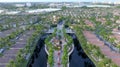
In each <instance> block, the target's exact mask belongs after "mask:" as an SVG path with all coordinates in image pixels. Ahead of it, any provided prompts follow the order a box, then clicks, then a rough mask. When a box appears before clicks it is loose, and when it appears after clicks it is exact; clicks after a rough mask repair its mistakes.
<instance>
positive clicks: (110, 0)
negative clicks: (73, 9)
mask: <svg viewBox="0 0 120 67" xmlns="http://www.w3.org/2000/svg"><path fill="white" fill-rule="evenodd" d="M2 2H3V3H4V2H8V3H10V2H120V0H102V1H101V0H59V1H58V0H0V3H2Z"/></svg>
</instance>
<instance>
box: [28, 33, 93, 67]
mask: <svg viewBox="0 0 120 67" xmlns="http://www.w3.org/2000/svg"><path fill="white" fill-rule="evenodd" d="M48 35H50V34H44V35H42V36H41V38H40V40H39V41H38V44H37V46H36V49H35V50H34V53H33V55H32V57H31V60H30V61H29V63H28V66H27V67H47V54H46V52H45V49H44V47H45V46H44V44H45V43H44V40H45V38H47V36H48ZM69 35H70V36H72V38H73V42H74V46H75V48H74V51H73V53H72V54H71V55H70V58H69V60H70V65H69V67H95V65H94V63H93V62H92V61H91V60H90V59H89V57H88V56H87V55H86V54H85V52H84V51H83V49H82V48H81V46H80V43H79V41H78V40H77V37H76V36H75V34H69Z"/></svg>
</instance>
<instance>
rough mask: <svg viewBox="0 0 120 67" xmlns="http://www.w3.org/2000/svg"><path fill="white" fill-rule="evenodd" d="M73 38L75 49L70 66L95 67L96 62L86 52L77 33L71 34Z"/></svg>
mask: <svg viewBox="0 0 120 67" xmlns="http://www.w3.org/2000/svg"><path fill="white" fill-rule="evenodd" d="M69 35H70V36H72V38H73V42H74V46H75V49H74V51H73V53H72V54H71V55H70V67H95V65H94V63H93V62H92V61H91V60H90V59H89V57H88V56H87V55H86V54H85V52H84V51H83V49H82V48H81V46H80V43H79V41H78V40H77V37H76V36H75V34H69Z"/></svg>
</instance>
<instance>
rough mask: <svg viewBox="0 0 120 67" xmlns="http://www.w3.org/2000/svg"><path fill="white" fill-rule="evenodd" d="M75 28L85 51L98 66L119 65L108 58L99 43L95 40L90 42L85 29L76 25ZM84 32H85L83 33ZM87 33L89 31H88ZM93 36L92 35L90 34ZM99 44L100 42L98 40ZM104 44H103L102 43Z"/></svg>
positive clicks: (115, 66) (114, 66) (109, 66)
mask: <svg viewBox="0 0 120 67" xmlns="http://www.w3.org/2000/svg"><path fill="white" fill-rule="evenodd" d="M74 30H75V32H76V36H77V37H78V39H79V41H80V43H81V46H82V48H83V49H84V51H85V52H86V54H87V55H88V56H89V58H91V60H92V61H93V62H94V63H95V65H96V67H118V66H117V65H116V64H114V63H113V62H112V61H111V59H108V58H107V57H106V56H105V55H104V54H103V52H101V50H100V48H99V47H98V46H97V45H93V44H95V43H94V42H97V41H96V40H95V41H92V43H91V42H88V39H86V37H85V36H87V35H85V33H84V32H83V30H82V29H81V28H80V27H78V26H75V27H74ZM83 33H84V34H83ZM86 33H87V32H86ZM89 36H91V35H89ZM97 43H98V44H99V42H97ZM100 45H102V44H100Z"/></svg>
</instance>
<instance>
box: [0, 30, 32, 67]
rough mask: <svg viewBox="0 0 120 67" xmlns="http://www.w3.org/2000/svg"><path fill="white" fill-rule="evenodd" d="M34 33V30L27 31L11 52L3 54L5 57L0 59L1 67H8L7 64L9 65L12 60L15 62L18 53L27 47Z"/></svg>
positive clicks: (7, 51)
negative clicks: (28, 40)
mask: <svg viewBox="0 0 120 67" xmlns="http://www.w3.org/2000/svg"><path fill="white" fill-rule="evenodd" d="M33 32H34V31H33V30H30V31H26V32H25V33H24V34H23V35H22V36H21V37H20V38H19V39H18V40H17V41H16V43H15V44H14V45H13V46H11V48H10V49H9V50H6V51H5V52H4V53H3V56H2V57H0V67H6V64H8V63H9V61H10V60H11V59H13V60H15V58H16V55H17V53H18V52H19V50H20V49H22V48H24V47H25V45H26V42H27V39H28V38H29V37H30V36H31V35H32V33H33Z"/></svg>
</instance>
